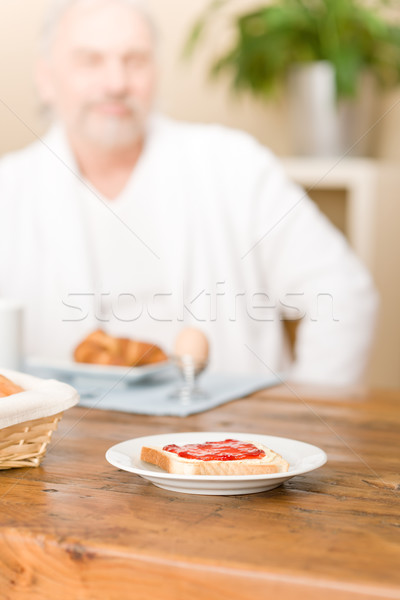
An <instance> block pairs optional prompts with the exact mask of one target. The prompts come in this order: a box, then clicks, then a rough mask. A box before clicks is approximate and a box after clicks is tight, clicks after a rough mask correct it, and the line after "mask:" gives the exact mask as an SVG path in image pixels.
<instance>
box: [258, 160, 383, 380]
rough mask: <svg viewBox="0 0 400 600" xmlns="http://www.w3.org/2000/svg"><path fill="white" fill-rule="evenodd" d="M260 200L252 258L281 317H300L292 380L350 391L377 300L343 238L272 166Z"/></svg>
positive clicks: (360, 371) (364, 358)
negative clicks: (254, 256)
mask: <svg viewBox="0 0 400 600" xmlns="http://www.w3.org/2000/svg"><path fill="white" fill-rule="evenodd" d="M261 196H263V197H260V205H259V206H260V210H261V218H260V219H259V221H258V224H259V225H258V232H257V237H256V239H255V242H258V243H257V245H256V247H255V248H254V250H253V251H254V252H259V253H260V254H261V257H262V261H263V264H265V265H266V274H267V277H268V282H269V284H271V286H272V288H273V290H274V293H275V294H276V296H277V299H278V302H279V305H280V307H281V314H282V317H283V318H296V317H297V318H299V317H300V318H301V321H300V324H299V327H298V330H297V336H296V345H295V363H294V365H293V367H292V370H291V372H290V374H289V377H290V379H291V380H292V381H296V382H307V383H321V384H331V385H350V384H354V383H357V382H359V381H360V380H362V377H363V375H364V373H365V370H366V367H367V364H368V358H369V353H370V349H371V345H372V342H373V336H374V330H375V324H376V317H377V306H378V297H377V293H376V291H375V288H374V285H373V282H372V279H371V277H370V275H369V273H368V272H367V270H366V269H365V267H364V266H363V265H362V264H361V263H360V261H359V260H358V259H357V258H356V256H355V255H354V253H353V251H352V250H351V249H350V247H349V245H348V243H347V241H346V240H345V238H344V236H343V235H342V234H341V233H340V232H339V231H337V230H336V229H335V228H334V226H333V225H332V224H331V223H330V221H329V220H328V219H327V218H326V217H325V216H324V215H322V214H321V213H320V211H319V210H318V209H317V207H316V206H315V205H314V203H313V202H312V201H311V200H310V199H309V198H308V197H307V196H306V194H305V193H304V192H303V191H302V190H301V189H300V188H298V187H297V186H295V185H294V184H292V183H291V182H290V181H288V179H287V178H286V176H285V174H284V172H283V170H282V168H281V166H280V165H279V164H277V163H275V161H272V165H271V167H270V168H269V170H268V176H267V177H266V180H265V186H264V188H263V189H262V194H261Z"/></svg>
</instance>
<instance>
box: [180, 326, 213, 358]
mask: <svg viewBox="0 0 400 600" xmlns="http://www.w3.org/2000/svg"><path fill="white" fill-rule="evenodd" d="M174 354H175V356H179V357H181V358H182V357H183V356H190V357H192V358H193V359H194V360H195V361H198V362H207V359H208V354H209V344H208V339H207V337H206V335H205V334H204V333H203V332H202V331H201V330H200V329H196V328H195V327H186V328H185V329H182V331H181V332H180V333H179V335H178V337H177V338H176V341H175V346H174Z"/></svg>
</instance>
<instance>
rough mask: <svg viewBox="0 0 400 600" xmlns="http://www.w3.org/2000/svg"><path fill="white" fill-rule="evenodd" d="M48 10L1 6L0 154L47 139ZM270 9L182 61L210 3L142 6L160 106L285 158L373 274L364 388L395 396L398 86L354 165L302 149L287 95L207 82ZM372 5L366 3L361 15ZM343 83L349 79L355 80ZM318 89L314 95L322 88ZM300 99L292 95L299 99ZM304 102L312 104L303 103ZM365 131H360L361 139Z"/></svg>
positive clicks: (390, 90) (220, 26)
mask: <svg viewBox="0 0 400 600" xmlns="http://www.w3.org/2000/svg"><path fill="white" fill-rule="evenodd" d="M331 1H332V0H331ZM336 1H337V3H339V4H340V3H341V2H342V0H336ZM345 1H346V2H347V1H348V0H345ZM48 2H49V0H35V1H34V2H27V1H26V0H1V3H0V71H1V73H2V77H1V80H0V131H1V136H0V155H3V154H4V153H6V152H9V151H12V150H15V149H18V148H21V147H23V146H25V145H26V144H28V143H30V142H32V141H34V140H35V139H36V138H37V136H38V135H41V134H42V133H43V132H44V125H43V123H42V122H41V118H40V111H39V104H38V100H37V96H36V94H35V89H34V84H33V77H32V70H33V65H34V61H35V55H36V52H37V47H38V39H39V31H40V25H41V22H42V17H43V13H44V10H45V8H46V6H47V4H48ZM268 4H269V3H268V2H260V1H254V0H231V1H230V2H228V3H226V5H225V6H223V7H222V10H221V11H217V13H215V14H213V15H212V16H211V19H210V23H209V30H208V31H206V32H205V33H204V39H203V40H201V39H200V40H199V43H198V44H197V46H196V48H195V49H194V52H193V54H192V56H191V57H190V59H186V60H184V59H183V57H182V55H183V48H184V46H185V43H186V42H187V40H188V38H189V36H190V33H191V32H192V31H193V26H194V24H195V23H196V21H197V19H198V18H199V16H201V15H203V14H204V10H205V9H206V8H207V7H208V6H209V5H210V2H209V0H190V2H187V1H184V0H168V1H166V0H148V5H149V7H150V8H151V10H152V13H153V15H154V17H155V20H156V22H157V24H158V28H159V31H160V37H161V42H160V59H161V60H160V62H161V83H160V89H159V100H158V106H159V108H160V109H161V110H162V111H163V112H165V113H167V114H168V115H170V116H172V117H176V118H178V119H184V120H190V121H197V122H206V123H207V122H216V123H222V124H225V125H228V126H231V127H234V128H239V129H242V130H245V131H247V132H249V133H250V134H252V135H253V136H255V137H256V138H257V139H258V140H259V141H260V142H262V143H263V144H265V145H267V146H269V147H270V148H271V149H272V150H273V151H274V152H275V153H276V154H277V155H279V156H280V157H282V159H283V162H284V164H285V166H286V168H287V170H288V172H289V174H290V175H291V176H292V178H293V179H295V180H297V181H298V182H299V183H301V184H302V185H304V187H305V188H307V189H309V193H310V195H311V197H312V198H313V200H315V202H317V204H318V205H319V206H320V208H321V209H322V210H323V211H324V212H325V213H326V214H327V215H328V216H329V218H331V219H332V221H333V222H334V223H335V224H336V225H337V226H338V227H339V228H340V229H341V230H342V231H343V232H344V233H345V235H346V236H347V237H348V239H349V241H350V243H351V244H352V246H353V247H354V249H355V251H356V252H357V254H358V255H359V256H360V258H361V259H362V260H363V261H364V262H365V263H366V264H367V266H368V267H369V269H370V270H371V272H372V274H373V276H374V279H375V282H376V284H377V287H378V289H379V292H380V294H381V299H382V305H381V320H380V323H379V328H378V335H377V341H376V345H375V349H374V353H373V357H372V363H371V369H370V372H369V375H368V382H369V383H371V384H373V385H378V386H390V387H395V386H397V387H398V386H400V311H399V307H400V236H399V235H398V226H399V224H400V198H399V191H398V190H399V189H400V174H399V172H400V168H399V166H400V135H399V133H400V86H399V84H398V83H397V81H395V80H393V81H391V82H390V85H389V86H387V87H385V88H380V87H378V88H377V90H376V93H375V104H374V107H373V115H372V117H371V121H370V124H369V125H365V124H363V125H361V127H364V129H365V128H367V129H371V131H370V134H369V136H368V147H367V148H365V149H364V148H363V149H362V150H363V155H362V156H350V154H356V155H357V154H360V153H361V146H360V148H358V147H357V146H356V147H355V148H354V149H353V151H352V152H351V153H349V155H347V156H344V154H343V152H342V151H341V150H340V151H338V150H337V149H336V151H335V150H333V151H332V152H330V150H329V148H328V149H326V148H323V149H322V150H321V148H318V147H316V148H311V149H310V148H304V146H301V142H300V143H299V141H298V140H296V135H297V134H296V132H295V131H294V129H295V124H296V119H297V122H299V120H302V119H299V117H298V115H297V114H295V115H294V114H293V103H292V102H291V98H292V97H293V90H292V88H291V87H289V86H284V85H282V86H281V88H280V87H279V86H278V88H279V89H278V91H277V92H276V93H275V94H274V95H272V97H269V96H268V97H265V96H262V95H261V96H260V95H258V94H257V93H256V92H255V91H254V89H245V90H243V91H242V92H241V93H240V94H238V93H236V92H235V91H234V90H233V88H232V77H231V74H230V72H229V70H228V71H222V73H221V74H220V76H218V77H217V78H215V79H211V78H210V76H209V72H210V65H211V64H212V63H213V62H215V59H216V58H218V57H219V56H220V55H221V54H223V53H224V52H226V51H227V50H229V49H230V48H231V46H232V43H233V42H234V40H235V39H236V30H235V26H234V24H233V23H234V17H235V16H236V15H243V14H248V13H252V11H254V10H255V9H258V8H259V7H260V6H262V7H265V6H267V5H268ZM374 4H376V3H371V2H370V1H368V0H365V5H366V6H367V7H370V6H371V5H372V6H374ZM396 5H397V6H396ZM374 10H375V9H374V8H373V9H372V13H373V11H374ZM386 10H387V11H388V12H387V14H388V15H389V19H390V22H392V23H395V22H396V21H397V22H398V23H400V3H398V2H396V3H394V4H392V5H391V7H390V8H386ZM377 35H379V32H378V33H377ZM399 43H400V39H399ZM399 53H400V45H399ZM346 60H347V59H346V57H345V62H346ZM398 60H399V61H400V54H399V59H398ZM345 75H346V73H345ZM348 78H350V80H351V73H350V74H348ZM294 79H295V78H294ZM307 81H308V83H309V85H308V88H312V87H313V86H314V83H313V84H310V81H311V80H310V79H308V80H307ZM291 85H296V82H294V83H293V82H292V84H291ZM315 85H316V86H317V89H319V87H318V86H319V85H320V84H315ZM248 87H249V88H251V86H248ZM303 89H304V87H303ZM306 89H307V85H306ZM291 91H292V93H291ZM301 94H302V92H301V88H298V89H297V92H295V95H296V98H297V99H299V98H300V97H301ZM359 95H361V97H365V96H366V93H364V92H363V91H362V92H361V93H360V94H359ZM305 102H306V103H307V102H309V99H308V97H307V98H305ZM297 104H298V103H297ZM295 109H296V110H297V105H296V106H295ZM363 110H364V109H363V108H356V109H355V113H354V114H356V115H359V114H360V112H361V111H363ZM314 112H315V111H314ZM322 118H323V117H322ZM350 118H351V117H350ZM353 120H354V119H353ZM305 122H306V123H307V121H305ZM307 126H308V127H309V129H308V131H311V128H312V124H311V123H310V124H308V123H307ZM317 127H318V124H317ZM363 131H364V130H363V129H361V134H362V133H363ZM300 133H301V132H300ZM308 137H309V138H310V136H308ZM358 137H360V132H358ZM317 146H318V145H317ZM354 150H355V151H354ZM358 150H360V151H358Z"/></svg>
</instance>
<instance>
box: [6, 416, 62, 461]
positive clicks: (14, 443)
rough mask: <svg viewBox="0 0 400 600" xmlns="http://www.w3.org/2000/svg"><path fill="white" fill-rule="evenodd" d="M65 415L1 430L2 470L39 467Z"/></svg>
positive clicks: (26, 422)
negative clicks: (54, 432) (53, 434)
mask: <svg viewBox="0 0 400 600" xmlns="http://www.w3.org/2000/svg"><path fill="white" fill-rule="evenodd" d="M62 415H63V413H58V414H57V415H52V416H50V417H43V418H42V419H36V420H35V421H25V422H24V423H18V424H17V425H12V426H11V427H5V428H4V429H0V470H4V469H13V468H16V467H38V466H39V465H40V462H41V460H42V458H43V457H44V455H45V452H46V448H47V446H48V444H49V442H50V439H51V436H52V433H53V431H55V430H56V429H57V426H58V422H59V421H60V419H61V417H62Z"/></svg>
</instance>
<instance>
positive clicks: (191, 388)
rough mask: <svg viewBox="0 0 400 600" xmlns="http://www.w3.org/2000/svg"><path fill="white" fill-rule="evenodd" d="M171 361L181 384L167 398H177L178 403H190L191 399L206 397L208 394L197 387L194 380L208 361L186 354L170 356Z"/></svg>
mask: <svg viewBox="0 0 400 600" xmlns="http://www.w3.org/2000/svg"><path fill="white" fill-rule="evenodd" d="M171 362H172V363H173V364H174V365H175V366H176V367H177V368H178V369H179V372H180V374H181V376H182V378H183V385H182V386H180V387H179V388H177V389H176V390H175V391H174V392H172V394H170V396H169V398H170V399H171V400H177V401H178V402H180V404H191V403H192V402H193V401H196V400H204V399H206V398H207V397H208V394H207V393H206V392H205V391H204V390H202V389H201V388H199V387H198V385H197V383H196V382H197V378H198V377H199V375H200V374H201V373H202V372H203V371H204V369H205V368H206V367H207V365H208V362H207V361H200V360H196V359H194V358H193V357H192V356H190V355H188V354H185V355H183V356H176V355H175V356H171Z"/></svg>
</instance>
